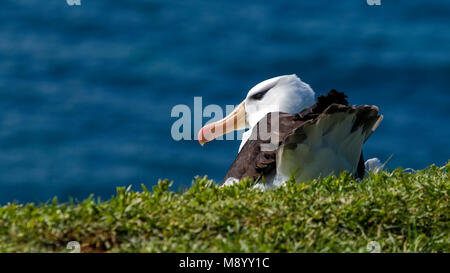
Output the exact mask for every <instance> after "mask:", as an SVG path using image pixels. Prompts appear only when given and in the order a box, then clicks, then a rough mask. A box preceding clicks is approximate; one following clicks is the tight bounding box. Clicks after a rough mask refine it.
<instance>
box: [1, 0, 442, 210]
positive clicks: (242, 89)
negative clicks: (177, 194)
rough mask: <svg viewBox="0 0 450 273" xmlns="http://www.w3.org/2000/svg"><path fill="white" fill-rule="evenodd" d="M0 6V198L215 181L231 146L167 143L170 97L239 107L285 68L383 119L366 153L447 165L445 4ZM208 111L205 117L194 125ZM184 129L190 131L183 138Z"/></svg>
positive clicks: (395, 162) (134, 1) (121, 1)
mask: <svg viewBox="0 0 450 273" xmlns="http://www.w3.org/2000/svg"><path fill="white" fill-rule="evenodd" d="M381 4H382V5H381V6H369V5H367V3H366V1H365V0H352V1H317V0H316V1H286V0H279V1H246V0H242V1H226V0H214V1H200V0H198V1H170V0H164V1H159V0H158V1H157V0H116V1H106V0H95V1H93V0H89V1H88V0H81V6H69V5H67V3H66V1H65V0H53V1H43V0H3V1H2V3H1V4H0V6H1V7H0V204H5V203H7V202H12V201H14V200H18V201H20V202H30V201H33V202H45V201H47V200H49V199H50V198H52V197H53V196H58V198H59V200H62V201H65V200H67V198H68V197H69V196H71V197H74V198H78V199H82V198H86V197H87V196H88V195H89V194H91V193H93V194H95V195H96V196H101V197H102V198H104V199H105V198H108V197H110V196H111V195H113V194H114V192H115V189H116V187H118V186H128V185H133V189H140V184H142V183H143V184H145V185H146V186H147V187H150V186H152V185H154V184H156V183H157V181H158V178H169V179H171V180H174V186H173V187H174V189H175V190H176V189H178V188H185V187H188V186H189V185H190V184H191V181H192V179H193V178H194V176H195V175H204V174H208V175H209V176H210V177H211V178H214V179H216V180H221V179H222V178H223V176H224V174H225V173H226V171H227V168H228V167H229V165H230V164H231V163H232V161H233V159H234V157H235V156H236V153H237V149H238V147H239V142H238V141H215V142H211V143H208V144H207V145H205V146H204V147H201V146H200V145H199V144H198V143H197V142H196V141H174V140H173V139H172V137H171V126H172V123H173V122H174V121H175V120H176V118H172V117H171V116H170V113H171V109H172V107H173V106H175V105H177V104H187V105H189V106H193V97H194V96H201V97H202V98H203V105H208V104H218V105H221V106H223V107H225V105H230V104H233V105H236V104H238V103H239V102H240V101H242V99H243V98H244V97H245V95H246V93H247V91H248V90H249V89H250V88H251V87H252V86H253V85H255V84H256V83H258V82H260V81H262V80H265V79H267V78H270V77H273V76H278V75H283V74H292V73H295V74H297V75H298V76H299V77H300V78H301V79H302V80H304V81H305V82H307V83H309V84H310V85H311V86H312V87H313V89H314V90H315V91H316V93H318V94H323V93H326V92H328V91H329V90H330V89H333V88H335V89H337V90H339V91H344V92H346V94H347V95H348V96H349V100H350V103H351V104H374V105H377V106H379V108H380V110H381V112H382V114H384V117H385V118H384V121H383V122H382V124H381V125H380V127H379V128H378V130H377V131H376V132H375V133H374V134H373V135H372V137H371V138H370V139H369V141H368V142H367V143H366V145H365V147H364V153H365V156H366V157H379V158H380V159H382V160H386V159H387V158H388V157H389V156H390V155H393V157H392V159H391V161H390V162H389V165H390V167H391V168H395V167H399V166H402V167H411V168H418V169H420V168H424V167H426V166H427V165H430V164H432V163H434V164H438V165H443V164H444V163H446V162H447V160H448V159H450V145H449V144H450V142H449V140H450V123H449V120H450V88H449V87H450V2H449V1H447V0H435V1H419V0H398V1H387V0H382V1H381ZM207 120H208V118H205V119H204V122H206V121H207ZM194 133H196V132H193V134H194Z"/></svg>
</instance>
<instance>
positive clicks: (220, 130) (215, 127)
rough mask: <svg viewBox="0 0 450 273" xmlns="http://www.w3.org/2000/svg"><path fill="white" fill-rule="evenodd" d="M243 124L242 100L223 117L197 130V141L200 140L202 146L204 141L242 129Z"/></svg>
mask: <svg viewBox="0 0 450 273" xmlns="http://www.w3.org/2000/svg"><path fill="white" fill-rule="evenodd" d="M245 124H246V122H245V100H244V101H243V102H241V104H239V105H238V106H237V107H236V108H235V109H234V110H233V112H231V113H230V114H229V115H228V116H226V117H225V118H223V119H221V120H219V121H216V122H213V123H210V124H208V125H205V126H204V127H203V128H202V129H200V131H199V132H198V142H200V145H202V146H203V144H205V143H206V142H208V141H211V140H213V139H216V138H218V137H220V136H222V135H225V134H228V133H229V132H232V131H234V130H240V129H244V128H245Z"/></svg>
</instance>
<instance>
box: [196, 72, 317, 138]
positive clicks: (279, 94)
mask: <svg viewBox="0 0 450 273" xmlns="http://www.w3.org/2000/svg"><path fill="white" fill-rule="evenodd" d="M314 95H315V94H314V91H313V90H312V89H311V87H310V86H309V85H308V84H307V83H305V82H303V81H301V80H300V79H299V78H298V77H297V76H296V75H295V74H293V75H285V76H279V77H275V78H271V79H268V80H265V81H263V82H261V83H258V84H257V85H255V86H254V87H253V88H252V89H250V91H249V92H248V94H247V97H246V98H245V100H244V101H243V102H241V103H240V104H239V105H238V106H237V107H236V108H235V109H234V111H233V112H232V113H230V114H229V115H228V116H226V117H225V118H224V119H222V120H219V121H216V122H214V123H210V124H208V125H206V126H205V127H203V128H202V129H201V130H200V131H199V133H198V139H199V142H200V144H201V145H203V144H204V143H206V142H208V141H211V140H213V139H215V138H217V137H219V136H221V135H223V134H227V133H229V132H231V131H234V130H240V129H245V128H252V127H253V126H255V125H256V124H257V123H258V121H260V120H261V119H262V118H264V117H265V116H266V115H267V114H268V113H271V112H283V113H291V114H293V113H298V112H300V111H302V110H303V109H305V108H307V107H310V106H312V105H313V104H314Z"/></svg>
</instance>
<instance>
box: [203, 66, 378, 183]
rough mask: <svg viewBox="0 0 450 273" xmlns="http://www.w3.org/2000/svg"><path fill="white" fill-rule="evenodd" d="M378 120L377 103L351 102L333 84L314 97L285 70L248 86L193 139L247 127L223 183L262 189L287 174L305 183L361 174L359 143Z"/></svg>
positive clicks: (373, 128) (282, 179)
mask: <svg viewBox="0 0 450 273" xmlns="http://www.w3.org/2000/svg"><path fill="white" fill-rule="evenodd" d="M382 119H383V116H382V115H380V114H379V110H378V107H376V106H373V105H372V106H371V105H362V106H358V107H356V106H350V105H349V103H348V101H347V96H346V95H345V94H344V93H341V92H338V91H336V90H334V89H333V90H331V91H330V92H328V94H326V95H320V96H318V98H317V100H315V92H314V91H313V89H312V88H311V87H310V86H309V85H308V84H307V83H305V82H303V81H302V80H301V79H300V78H299V77H297V75H295V74H293V75H284V76H279V77H275V78H271V79H268V80H265V81H263V82H261V83H259V84H257V85H256V86H254V87H253V88H251V89H250V91H249V92H248V94H247V97H246V98H245V100H244V101H242V102H241V103H240V104H239V105H238V106H237V107H236V108H235V109H234V110H233V112H231V113H230V114H229V115H228V116H226V117H225V118H224V119H222V120H219V121H216V122H213V123H210V124H207V125H205V126H204V127H203V128H202V129H201V130H200V131H199V133H198V140H199V142H200V144H201V145H202V146H203V145H204V144H205V143H206V142H209V141H212V140H213V139H215V138H217V137H219V136H222V135H224V134H227V133H229V132H232V131H234V130H242V129H248V130H247V131H246V132H244V134H243V136H242V142H241V145H240V146H239V151H238V155H237V157H236V159H235V160H234V162H233V163H232V164H231V166H230V168H229V169H228V172H227V174H226V176H225V178H224V179H223V180H222V185H231V184H233V183H236V182H238V181H239V180H242V179H244V178H246V177H248V178H250V179H253V180H254V181H255V182H256V187H260V188H262V189H267V188H271V187H278V186H282V185H284V183H285V182H286V181H287V180H288V179H289V178H290V177H291V176H294V178H295V180H296V181H297V182H308V181H310V180H312V179H314V178H317V177H323V176H328V175H332V174H334V175H338V174H339V173H340V172H342V171H344V170H346V171H348V172H351V173H353V174H354V176H355V177H357V178H362V177H363V176H364V174H365V168H366V167H365V164H364V157H363V152H362V146H363V144H364V143H365V142H366V141H367V139H368V138H369V137H370V135H371V134H372V133H373V132H374V131H375V129H376V128H377V127H378V125H379V123H380V122H381V120H382ZM266 132H267V133H266ZM268 136H270V137H268Z"/></svg>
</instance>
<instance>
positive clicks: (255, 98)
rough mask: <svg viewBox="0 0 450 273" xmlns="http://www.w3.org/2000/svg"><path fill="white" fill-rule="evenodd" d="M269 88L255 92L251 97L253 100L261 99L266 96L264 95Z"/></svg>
mask: <svg viewBox="0 0 450 273" xmlns="http://www.w3.org/2000/svg"><path fill="white" fill-rule="evenodd" d="M269 90H270V89H267V90H264V91H261V92H258V93H256V94H254V95H253V96H251V97H250V98H251V99H253V100H261V99H262V98H263V97H264V95H265V94H266V93H267V91H269Z"/></svg>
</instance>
